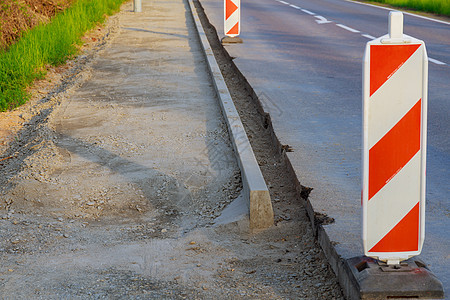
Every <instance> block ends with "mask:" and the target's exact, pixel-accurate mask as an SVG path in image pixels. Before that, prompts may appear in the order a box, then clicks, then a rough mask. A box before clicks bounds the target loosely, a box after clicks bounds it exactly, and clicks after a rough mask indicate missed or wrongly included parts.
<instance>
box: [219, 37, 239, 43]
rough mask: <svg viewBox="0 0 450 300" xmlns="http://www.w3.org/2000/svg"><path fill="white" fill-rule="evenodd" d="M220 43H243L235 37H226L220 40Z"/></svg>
mask: <svg viewBox="0 0 450 300" xmlns="http://www.w3.org/2000/svg"><path fill="white" fill-rule="evenodd" d="M221 42H222V45H223V44H242V43H243V41H242V39H241V38H240V37H237V36H235V37H231V36H226V37H224V38H222V40H221Z"/></svg>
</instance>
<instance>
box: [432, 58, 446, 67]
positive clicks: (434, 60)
mask: <svg viewBox="0 0 450 300" xmlns="http://www.w3.org/2000/svg"><path fill="white" fill-rule="evenodd" d="M428 60H429V61H431V62H432V63H434V64H437V65H441V66H445V65H447V64H446V63H445V62H442V61H440V60H437V59H434V58H431V57H428Z"/></svg>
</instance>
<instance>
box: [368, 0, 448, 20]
mask: <svg viewBox="0 0 450 300" xmlns="http://www.w3.org/2000/svg"><path fill="white" fill-rule="evenodd" d="M372 1H373V2H378V3H384V4H389V5H392V6H395V7H401V8H409V9H413V10H418V11H424V12H429V13H434V14H437V15H442V16H447V17H450V0H372Z"/></svg>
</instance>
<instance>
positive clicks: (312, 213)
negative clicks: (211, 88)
mask: <svg viewBox="0 0 450 300" xmlns="http://www.w3.org/2000/svg"><path fill="white" fill-rule="evenodd" d="M189 1H192V0H189ZM202 32H203V30H202ZM203 34H204V32H203ZM205 39H206V37H205ZM208 46H209V44H208ZM209 50H210V51H211V49H209ZM211 52H212V51H211ZM214 61H215V60H214ZM232 67H233V68H234V70H235V72H236V73H238V74H239V77H240V79H241V80H244V81H245V84H246V85H247V87H248V90H249V91H250V92H251V93H252V97H253V99H256V100H255V101H256V104H257V106H258V111H259V114H261V116H262V117H263V118H264V123H266V124H268V126H269V128H268V130H270V132H271V134H272V139H273V143H274V145H275V147H276V148H277V149H279V151H280V154H281V155H282V157H283V159H284V160H285V162H286V165H287V172H288V173H289V174H290V176H291V177H292V178H293V181H294V185H295V188H296V191H297V194H298V197H299V199H301V198H302V197H303V196H302V193H303V192H304V187H303V186H302V185H301V183H300V181H299V179H298V178H299V176H298V174H296V172H295V169H294V167H293V165H292V163H291V159H290V157H289V153H287V152H286V151H284V150H283V145H282V144H281V143H280V140H279V139H278V137H277V135H276V133H275V131H274V128H273V127H272V122H271V118H270V114H269V113H268V112H266V111H265V109H264V107H263V105H262V103H261V102H260V100H259V98H258V96H257V94H256V92H255V91H254V89H253V87H252V85H251V84H250V82H248V80H247V79H246V78H245V76H244V75H243V74H242V73H241V71H240V70H239V69H238V67H237V66H236V65H235V64H234V63H233V64H232ZM219 73H220V71H219ZM304 204H305V206H306V211H307V214H308V217H309V219H310V221H311V225H312V227H313V230H314V232H315V235H316V238H317V241H318V242H319V245H320V246H321V248H322V249H323V251H324V254H325V256H326V258H327V260H328V262H329V264H330V266H331V268H332V269H333V271H334V273H335V274H336V276H337V278H338V281H339V283H340V285H341V288H342V289H343V292H344V295H345V297H346V298H347V299H371V298H370V297H371V296H367V295H365V291H364V289H362V288H361V286H360V282H359V281H358V279H357V278H356V277H355V275H354V274H353V272H352V267H353V268H354V266H353V265H352V259H353V260H354V259H355V258H351V259H345V258H343V257H342V256H341V255H340V254H339V251H338V250H337V249H336V247H335V245H334V244H333V242H332V240H331V239H330V234H329V232H328V231H327V229H326V226H324V225H322V223H321V221H320V220H319V219H318V218H317V217H316V211H317V210H316V209H315V208H314V205H313V203H311V201H309V200H306V201H305V203H304ZM427 272H429V270H427ZM430 274H431V277H434V275H433V274H432V273H430ZM441 290H442V288H441ZM441 292H442V291H438V292H437V293H436V294H434V295H433V296H432V297H428V298H430V299H431V298H432V299H441V297H440V295H441V294H439V293H441ZM422 296H423V295H421V296H419V298H420V299H424V298H423V297H422ZM428 298H425V299H428ZM382 299H385V298H383V297H382Z"/></svg>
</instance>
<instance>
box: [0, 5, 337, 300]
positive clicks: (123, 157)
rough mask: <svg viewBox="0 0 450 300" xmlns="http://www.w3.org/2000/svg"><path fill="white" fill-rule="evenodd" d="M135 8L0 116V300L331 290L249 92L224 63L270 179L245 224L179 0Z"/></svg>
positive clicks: (330, 294)
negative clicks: (261, 211)
mask: <svg viewBox="0 0 450 300" xmlns="http://www.w3.org/2000/svg"><path fill="white" fill-rule="evenodd" d="M143 11H144V12H143V13H139V14H136V13H133V12H132V3H127V4H125V5H124V6H123V8H122V11H121V12H120V13H119V14H118V15H116V16H114V17H111V18H110V19H109V20H108V22H107V24H106V27H105V28H103V29H96V30H94V31H93V32H92V33H91V35H92V37H94V38H89V37H88V38H86V41H90V42H91V45H90V46H89V45H86V49H85V52H84V53H83V54H81V55H80V56H78V57H77V58H76V59H74V60H73V61H71V62H69V63H68V65H66V66H62V67H60V68H58V69H54V70H53V72H49V75H48V77H47V79H46V80H43V81H40V82H38V83H37V85H36V86H35V87H34V89H33V93H34V97H33V99H32V100H31V101H30V102H29V103H28V104H26V105H25V106H23V107H21V108H19V109H17V110H15V111H12V112H7V113H3V114H2V116H1V118H0V120H1V122H2V123H1V126H2V127H1V128H2V135H1V136H0V148H1V149H0V174H1V176H0V186H1V193H0V236H1V239H0V295H1V298H6V299H36V298H37V299H53V298H68V299H85V298H92V299H97V298H114V299H116V298H134V299H146V298H165V299H178V298H179V299H183V298H188V299H302V298H304V299H341V298H342V293H341V290H340V288H339V285H338V283H337V280H336V278H335V276H334V274H333V273H332V271H331V270H330V267H329V266H328V264H327V262H326V259H325V257H324V255H323V253H322V251H321V250H320V247H319V246H318V245H317V243H316V241H315V239H314V235H313V232H312V229H311V226H310V224H309V220H308V219H307V216H306V213H305V209H304V207H303V206H302V201H301V199H297V198H296V193H295V189H294V187H293V185H292V181H291V179H290V178H289V176H288V174H287V172H286V171H285V170H286V168H285V167H284V161H283V160H282V159H281V157H280V155H279V153H278V151H276V149H274V147H272V144H271V137H270V134H269V132H268V131H267V130H266V129H265V126H264V124H263V122H260V121H261V118H259V117H258V114H257V112H256V108H255V107H254V105H253V104H252V100H251V95H250V94H251V93H250V92H249V91H247V90H245V87H243V86H241V85H240V84H239V82H233V78H234V79H236V78H237V77H236V76H234V75H233V74H232V72H233V70H232V68H229V66H228V67H227V62H226V60H222V65H223V66H225V69H226V70H227V71H226V72H228V74H227V76H226V77H227V78H228V81H229V85H230V87H232V88H233V92H232V93H233V96H234V97H235V98H239V99H240V101H241V103H244V104H245V105H244V106H242V107H241V108H240V109H241V110H247V113H244V116H243V117H245V118H247V119H245V120H243V121H244V123H245V125H246V127H247V131H248V135H249V137H250V139H251V140H252V143H253V147H254V150H255V154H256V156H257V157H258V161H259V164H260V165H261V168H262V170H263V173H264V176H265V178H266V182H267V184H268V186H269V188H270V190H271V197H272V200H273V205H274V211H275V219H276V224H275V225H274V226H273V227H272V228H270V229H268V230H265V231H262V232H257V233H256V232H253V233H252V232H250V231H249V228H248V220H247V217H246V215H245V212H246V211H247V207H246V204H245V203H243V201H242V198H241V197H240V192H241V189H242V184H241V178H240V174H239V169H238V166H237V163H236V160H235V158H234V154H233V152H232V147H231V144H230V141H229V139H228V133H227V131H226V126H225V124H224V121H223V119H222V116H221V112H220V108H219V105H218V103H217V99H216V98H215V94H214V89H213V87H212V82H211V79H210V77H209V75H208V73H207V67H206V64H205V59H204V56H203V53H202V52H201V49H200V46H199V41H198V37H197V35H196V31H195V29H194V25H193V21H192V19H191V15H190V12H189V10H188V6H187V4H186V2H185V1H182V0H172V1H162V0H150V1H146V2H144V3H143ZM92 41H95V43H92ZM234 81H236V80H234ZM251 117H253V119H252V118H251ZM8 124H9V126H8Z"/></svg>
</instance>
